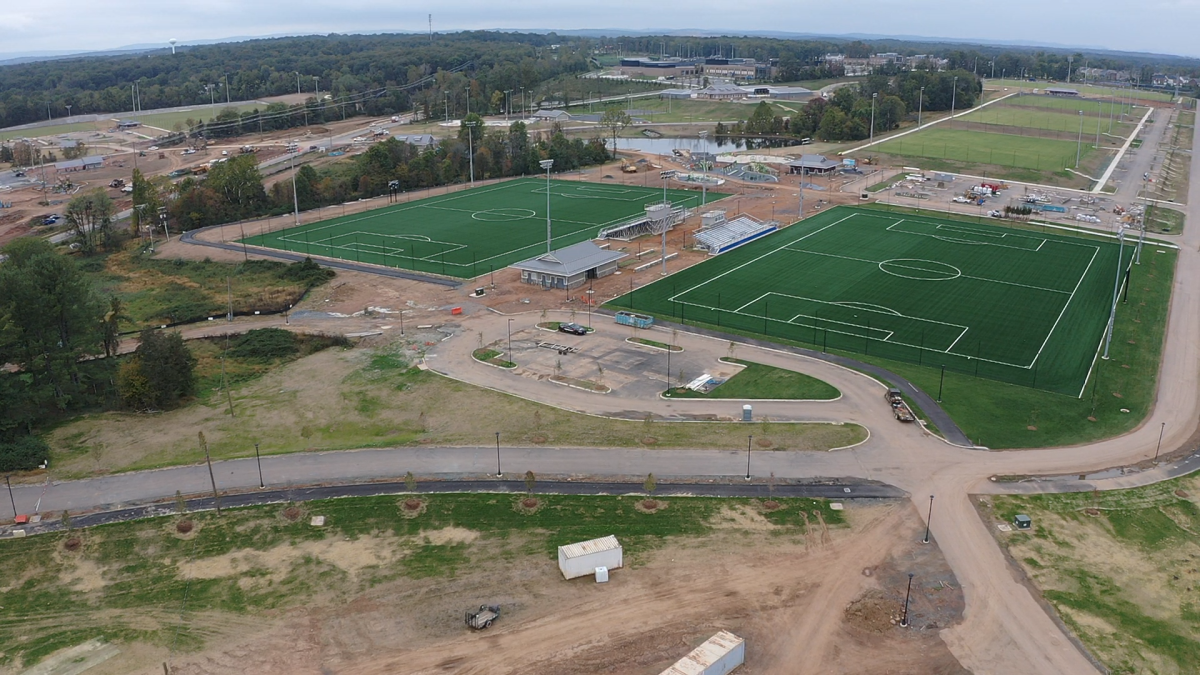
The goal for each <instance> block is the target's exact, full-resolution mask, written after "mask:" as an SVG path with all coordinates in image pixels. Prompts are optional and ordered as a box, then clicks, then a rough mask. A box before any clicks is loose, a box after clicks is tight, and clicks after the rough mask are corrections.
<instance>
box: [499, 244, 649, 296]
mask: <svg viewBox="0 0 1200 675" xmlns="http://www.w3.org/2000/svg"><path fill="white" fill-rule="evenodd" d="M627 255H628V254H627V253H620V252H618V251H606V250H605V249H602V248H600V247H599V246H597V245H596V244H595V243H593V242H590V241H582V242H579V243H578V244H573V245H571V246H567V247H566V248H560V249H556V250H553V251H550V252H549V253H543V254H541V255H539V256H537V257H534V258H530V259H528V260H522V261H521V262H519V263H514V264H512V265H510V267H512V268H514V269H518V270H521V281H523V282H525V283H527V284H536V285H539V286H542V287H544V288H568V289H570V288H578V287H579V286H582V285H583V283H584V282H585V281H587V280H588V279H599V278H600V277H604V276H608V275H609V274H612V273H613V272H615V271H616V270H617V261H618V260H620V259H621V258H624V257H626V256H627Z"/></svg>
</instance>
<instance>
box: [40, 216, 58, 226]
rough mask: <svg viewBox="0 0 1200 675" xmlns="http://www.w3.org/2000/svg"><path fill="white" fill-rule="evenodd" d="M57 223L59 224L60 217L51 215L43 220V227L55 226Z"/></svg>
mask: <svg viewBox="0 0 1200 675" xmlns="http://www.w3.org/2000/svg"><path fill="white" fill-rule="evenodd" d="M57 222H58V216H56V215H49V216H46V217H45V218H43V219H42V224H43V225H53V224H55V223H57Z"/></svg>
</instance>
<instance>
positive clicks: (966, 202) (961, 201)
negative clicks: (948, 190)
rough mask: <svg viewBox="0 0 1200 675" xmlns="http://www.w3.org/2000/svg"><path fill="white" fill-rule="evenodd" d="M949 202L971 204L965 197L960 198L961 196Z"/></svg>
mask: <svg viewBox="0 0 1200 675" xmlns="http://www.w3.org/2000/svg"><path fill="white" fill-rule="evenodd" d="M950 201H952V202H954V203H955V204H970V203H971V200H970V199H967V198H966V197H962V196H959V197H955V198H954V199H952V200H950Z"/></svg>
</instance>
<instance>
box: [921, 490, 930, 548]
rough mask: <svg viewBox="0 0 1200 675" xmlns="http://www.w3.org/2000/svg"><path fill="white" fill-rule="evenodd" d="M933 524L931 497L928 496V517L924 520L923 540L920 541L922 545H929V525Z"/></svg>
mask: <svg viewBox="0 0 1200 675" xmlns="http://www.w3.org/2000/svg"><path fill="white" fill-rule="evenodd" d="M932 522H933V495H929V515H928V516H927V517H926V518H925V538H924V539H922V540H921V543H922V544H928V543H929V524H930V523H932Z"/></svg>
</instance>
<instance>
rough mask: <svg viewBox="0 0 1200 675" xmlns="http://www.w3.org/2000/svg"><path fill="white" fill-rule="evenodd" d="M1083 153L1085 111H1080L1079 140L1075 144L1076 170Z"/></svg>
mask: <svg viewBox="0 0 1200 675" xmlns="http://www.w3.org/2000/svg"><path fill="white" fill-rule="evenodd" d="M1082 152H1083V111H1082V110H1080V111H1079V140H1078V142H1076V144H1075V168H1076V169H1078V168H1079V156H1080V154H1081V153H1082Z"/></svg>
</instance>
